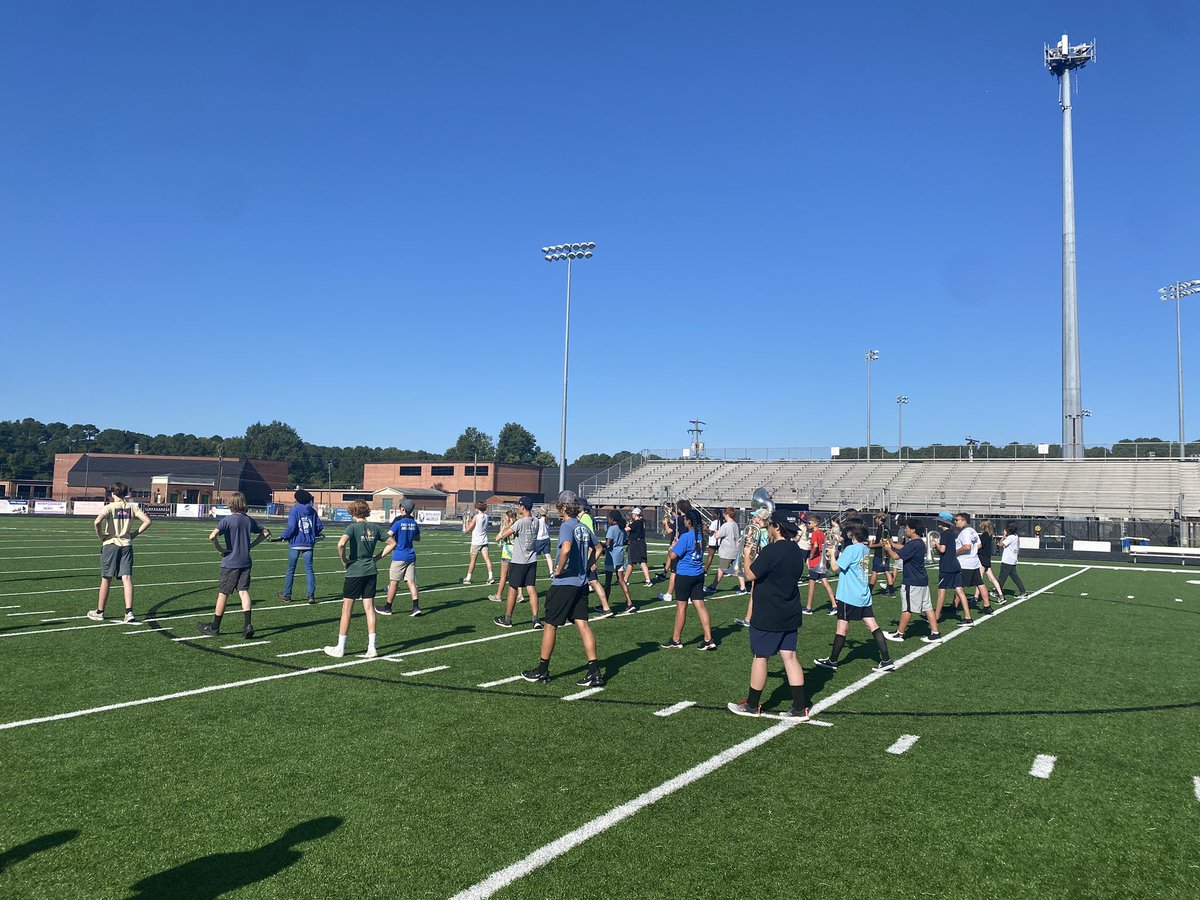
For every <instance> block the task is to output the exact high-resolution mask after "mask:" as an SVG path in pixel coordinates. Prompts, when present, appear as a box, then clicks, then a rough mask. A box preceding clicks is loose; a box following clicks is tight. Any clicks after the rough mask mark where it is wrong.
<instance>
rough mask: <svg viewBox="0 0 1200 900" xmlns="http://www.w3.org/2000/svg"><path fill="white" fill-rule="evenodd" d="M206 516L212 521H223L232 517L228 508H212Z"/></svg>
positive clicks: (231, 511)
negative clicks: (211, 518) (210, 517)
mask: <svg viewBox="0 0 1200 900" xmlns="http://www.w3.org/2000/svg"><path fill="white" fill-rule="evenodd" d="M208 514H209V515H210V516H212V517H213V518H214V519H223V518H225V517H226V516H232V515H233V510H231V509H230V508H229V507H228V506H214V507H212V508H211V509H210V510H209V511H208Z"/></svg>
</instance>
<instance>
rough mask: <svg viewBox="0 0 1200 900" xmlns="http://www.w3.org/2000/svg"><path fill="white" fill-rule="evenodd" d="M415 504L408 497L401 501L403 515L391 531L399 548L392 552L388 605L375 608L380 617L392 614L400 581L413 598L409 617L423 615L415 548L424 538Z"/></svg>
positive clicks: (389, 570)
mask: <svg viewBox="0 0 1200 900" xmlns="http://www.w3.org/2000/svg"><path fill="white" fill-rule="evenodd" d="M415 508H416V504H415V503H413V502H412V501H411V500H409V499H408V498H407V497H406V498H404V499H403V500H401V501H400V515H398V516H396V518H395V521H393V522H392V527H391V528H389V529H388V531H389V532H390V534H391V536H392V538H391V539H392V540H393V541H395V542H396V549H395V550H394V551H392V565H391V567H390V568H389V569H388V589H387V603H385V604H384V605H383V606H377V607H375V612H377V613H379V614H380V615H381V616H390V615H391V614H392V601H393V600H395V599H396V589H397V588H398V587H399V586H400V582H401V581H405V582H408V595H409V596H410V597H412V612H410V613H409V615H410V616H413V617H416V616H419V615H420V614H421V601H420V594H419V592H418V590H417V550H416V548H415V547H414V546H413V544H415V543H416V542H417V541H419V540H420V539H421V526H420V525H418V524H417V520H416V519H414V518H413V516H412V514H413V510H414V509H415Z"/></svg>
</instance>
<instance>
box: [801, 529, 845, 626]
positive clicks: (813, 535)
mask: <svg viewBox="0 0 1200 900" xmlns="http://www.w3.org/2000/svg"><path fill="white" fill-rule="evenodd" d="M808 541H809V546H808V604H807V605H806V606H805V607H804V609H803V610H802V612H803V613H804V615H806V616H811V615H812V611H813V608H812V598H813V590H814V589H815V588H816V586H817V585H818V584H820V585H821V586H822V587H824V588H825V593H826V594H828V595H829V615H831V616H836V615H837V600H835V599H834V598H833V588H831V587H830V586H829V579H828V578H826V577H825V532H824V531H822V530H821V523H820V522H818V521H817V520H816V519H815V518H814V519H813V520H812V526H811V527H810V529H809V532H808Z"/></svg>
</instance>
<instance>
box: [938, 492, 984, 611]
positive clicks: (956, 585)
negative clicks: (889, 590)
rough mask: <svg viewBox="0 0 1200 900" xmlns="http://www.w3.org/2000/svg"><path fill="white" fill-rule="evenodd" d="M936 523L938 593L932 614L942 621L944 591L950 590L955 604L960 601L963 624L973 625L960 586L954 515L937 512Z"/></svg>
mask: <svg viewBox="0 0 1200 900" xmlns="http://www.w3.org/2000/svg"><path fill="white" fill-rule="evenodd" d="M938 524H939V525H940V526H941V528H942V530H941V531H940V532H939V533H938V536H937V537H936V538H935V543H934V545H933V546H934V549H935V550H937V552H938V595H937V606H935V607H934V610H933V614H934V616H935V617H936V618H937V620H938V621H939V622H940V621H942V604H943V603H944V602H945V600H946V591H952V592H953V594H954V598H955V603H954V605H955V606H958V605H959V604H960V603H961V605H962V610H963V615H964V617H965V620H964V621H963V623H962V624H963V625H967V626H970V625H974V624H975V623H974V622H972V621H971V610H970V609H968V608H967V595H966V594H964V593H963V587H962V566H961V565H959V562H958V555H957V553H955V541H956V540H957V539H958V529H957V528H955V527H954V516H952V515H950V513H948V512H940V513H938Z"/></svg>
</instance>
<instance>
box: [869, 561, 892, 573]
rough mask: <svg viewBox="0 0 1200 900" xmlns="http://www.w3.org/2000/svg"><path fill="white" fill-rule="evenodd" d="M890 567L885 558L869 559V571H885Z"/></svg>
mask: <svg viewBox="0 0 1200 900" xmlns="http://www.w3.org/2000/svg"><path fill="white" fill-rule="evenodd" d="M890 568H891V565H890V564H889V563H888V561H887V560H886V559H872V560H871V571H872V572H886V571H888V570H889V569H890Z"/></svg>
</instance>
